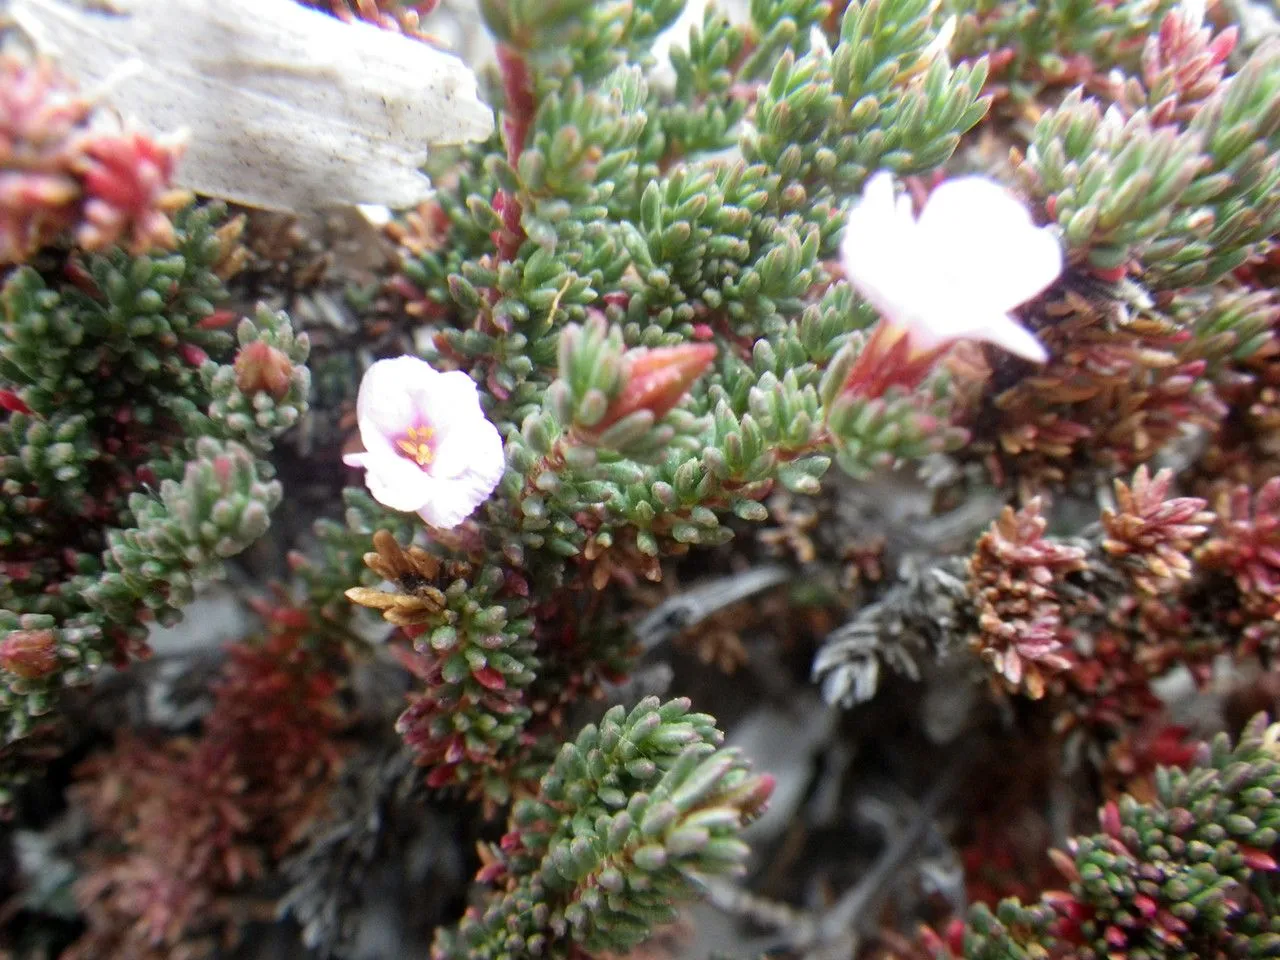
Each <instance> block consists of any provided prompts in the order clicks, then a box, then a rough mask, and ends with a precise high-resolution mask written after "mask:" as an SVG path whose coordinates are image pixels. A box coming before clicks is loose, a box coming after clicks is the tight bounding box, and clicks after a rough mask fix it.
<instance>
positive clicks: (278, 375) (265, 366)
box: [235, 340, 293, 400]
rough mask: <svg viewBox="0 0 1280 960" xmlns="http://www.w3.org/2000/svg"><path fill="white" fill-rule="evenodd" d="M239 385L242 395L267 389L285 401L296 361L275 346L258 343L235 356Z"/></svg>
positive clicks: (246, 346)
mask: <svg viewBox="0 0 1280 960" xmlns="http://www.w3.org/2000/svg"><path fill="white" fill-rule="evenodd" d="M235 370H236V386H237V387H239V388H240V391H241V392H242V393H246V394H250V395H252V394H255V393H257V392H259V391H261V390H265V391H266V392H267V393H269V394H271V396H273V397H275V399H277V400H283V399H284V397H285V395H286V394H288V392H289V385H290V383H291V382H292V380H293V361H292V360H290V359H289V358H288V357H287V356H285V355H284V353H282V352H281V351H279V350H277V349H276V348H275V347H272V346H269V345H268V344H266V343H263V342H262V341H261V340H255V341H253V342H252V343H249V344H246V345H245V346H244V347H243V348H242V349H241V350H240V352H239V353H238V354H236V363H235Z"/></svg>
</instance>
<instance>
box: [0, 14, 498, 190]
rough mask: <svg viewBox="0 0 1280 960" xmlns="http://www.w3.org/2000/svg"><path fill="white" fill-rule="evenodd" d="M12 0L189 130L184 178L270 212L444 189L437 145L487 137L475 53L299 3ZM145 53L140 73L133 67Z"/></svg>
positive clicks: (39, 32) (46, 38) (125, 105)
mask: <svg viewBox="0 0 1280 960" xmlns="http://www.w3.org/2000/svg"><path fill="white" fill-rule="evenodd" d="M84 2H85V0H81V3H76V2H74V0H13V2H12V5H11V11H10V12H11V14H12V17H13V19H14V20H15V21H16V22H17V23H18V25H19V26H21V27H22V28H23V29H24V30H25V31H26V32H27V33H28V34H30V35H31V37H32V39H33V40H34V41H35V43H36V45H37V47H39V48H40V49H41V50H42V51H43V52H45V53H47V54H48V55H50V56H52V57H54V58H55V59H56V60H58V62H59V64H60V66H61V67H62V68H63V69H64V70H66V71H67V72H69V73H70V74H71V75H73V76H75V77H76V78H77V79H78V80H79V81H80V83H81V84H82V85H83V86H84V88H85V89H89V90H92V89H94V88H99V87H101V86H103V85H107V86H109V88H110V90H109V96H108V99H109V101H110V103H111V104H112V105H113V106H114V107H116V108H117V109H119V110H120V112H121V113H123V114H124V115H125V116H126V117H133V118H136V119H137V120H138V121H140V122H141V123H142V124H144V125H145V126H146V127H148V128H150V129H153V130H156V131H158V132H171V131H175V130H178V129H186V130H187V131H189V133H190V135H191V136H190V144H189V146H188V149H187V154H186V156H185V158H184V159H183V162H182V164H181V166H180V168H179V171H178V180H179V185H180V186H183V187H187V188H189V189H191V190H194V191H196V192H197V193H202V194H205V195H208V196H213V197H220V198H223V199H227V200H233V201H236V202H238V203H243V204H246V205H248V206H254V207H264V208H267V209H277V210H293V211H298V212H302V211H308V210H314V209H320V208H324V207H330V206H340V205H346V204H355V203H365V204H383V205H386V206H388V207H391V208H396V209H403V208H406V207H411V206H413V205H414V204H416V203H418V202H420V201H421V200H423V199H425V198H426V197H427V196H428V195H429V194H430V190H431V187H430V182H429V181H428V180H427V178H426V177H425V176H424V175H423V174H422V173H421V172H420V170H419V167H420V166H421V165H422V163H423V162H424V161H425V159H426V156H427V147H428V146H429V145H435V144H456V143H462V142H465V141H470V140H479V139H483V138H484V137H487V136H488V135H489V134H490V133H491V132H492V130H493V112H492V110H491V109H490V108H489V107H487V106H486V105H485V104H483V103H482V102H481V101H480V99H479V97H478V95H477V92H476V78H475V75H474V74H473V73H472V72H471V70H469V69H468V68H467V67H466V65H465V64H463V63H462V61H460V60H458V59H457V58H456V57H454V56H452V55H450V54H448V53H444V52H442V51H440V50H437V49H435V48H434V47H432V46H430V45H429V44H426V43H423V42H421V41H417V40H413V39H411V38H409V37H404V36H401V35H399V34H395V33H391V32H389V31H386V30H380V29H378V28H377V27H374V26H371V25H368V24H364V23H356V24H346V23H342V22H341V21H339V20H337V19H335V18H333V17H330V16H328V15H326V14H324V13H321V12H319V11H317V10H312V9H310V8H307V7H302V6H299V5H298V4H297V3H295V2H293V0H216V2H213V0H111V3H110V8H109V9H106V10H104V9H102V7H103V2H102V0H94V2H93V7H92V8H90V7H88V6H84V5H81V4H82V3H84ZM136 62H140V63H141V65H142V69H141V70H137V69H127V65H129V64H131V63H136Z"/></svg>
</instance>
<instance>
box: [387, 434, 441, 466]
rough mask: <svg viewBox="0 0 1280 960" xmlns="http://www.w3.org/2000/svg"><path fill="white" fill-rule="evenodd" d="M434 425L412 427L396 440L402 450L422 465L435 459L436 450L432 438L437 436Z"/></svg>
mask: <svg viewBox="0 0 1280 960" xmlns="http://www.w3.org/2000/svg"><path fill="white" fill-rule="evenodd" d="M435 433H436V431H435V429H434V428H432V427H410V428H409V429H408V430H406V431H405V435H404V436H403V437H401V438H400V439H399V440H397V441H396V446H397V447H399V448H400V452H401V453H403V454H404V455H405V456H406V457H408V458H409V459H410V460H412V461H413V462H414V463H416V464H417V465H418V466H420V467H425V466H427V465H428V464H429V463H431V461H432V460H433V459H435V455H436V454H435V450H433V449H432V448H431V438H432V437H434V436H435Z"/></svg>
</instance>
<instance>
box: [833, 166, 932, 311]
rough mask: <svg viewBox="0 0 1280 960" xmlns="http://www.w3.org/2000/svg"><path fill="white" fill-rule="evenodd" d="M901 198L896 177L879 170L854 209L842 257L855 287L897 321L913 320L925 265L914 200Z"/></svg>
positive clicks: (848, 222)
mask: <svg viewBox="0 0 1280 960" xmlns="http://www.w3.org/2000/svg"><path fill="white" fill-rule="evenodd" d="M903 200H904V201H905V203H903V202H895V200H894V194H893V177H892V175H891V174H889V173H887V172H881V173H877V174H876V175H875V176H873V177H872V178H871V179H870V180H868V181H867V184H866V187H865V188H864V190H863V194H862V199H861V200H860V201H859V202H858V203H857V204H856V205H855V206H854V208H853V209H852V210H850V211H849V215H848V218H847V220H846V221H845V228H844V238H843V239H842V240H841V243H840V258H841V262H842V264H843V266H844V272H845V276H847V277H848V278H849V282H850V283H851V284H852V285H853V286H854V288H855V289H856V290H857V291H858V292H859V293H860V294H861V295H862V296H863V298H864V299H866V300H867V302H869V303H870V304H871V305H872V306H873V307H875V308H876V309H877V310H878V311H879V312H880V313H881V314H882V315H884V316H885V317H886V318H888V319H890V320H891V321H895V322H903V323H905V322H907V321H908V320H909V318H910V316H911V315H912V314H914V313H915V312H917V310H918V304H919V296H918V293H919V290H920V282H919V270H918V265H917V264H916V262H915V257H914V254H913V250H914V247H915V244H916V233H917V231H916V225H915V221H914V219H913V218H912V215H911V207H910V200H908V199H907V198H905V197H904V198H903Z"/></svg>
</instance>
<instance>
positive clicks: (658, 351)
mask: <svg viewBox="0 0 1280 960" xmlns="http://www.w3.org/2000/svg"><path fill="white" fill-rule="evenodd" d="M715 356H716V347H715V345H714V344H710V343H685V344H681V345H680V346H678V347H655V348H654V349H651V350H644V349H641V350H633V351H632V352H631V353H630V354H629V355H628V356H627V368H626V373H625V377H626V385H625V386H624V387H623V388H622V392H621V393H619V394H618V396H617V397H615V398H614V400H613V403H611V404H610V405H609V409H608V410H607V411H606V412H605V415H604V417H603V418H602V419H601V420H600V422H599V423H597V424H596V426H595V429H596V430H604V429H605V428H607V427H610V426H612V425H613V424H615V423H617V422H618V421H619V420H622V419H623V418H625V417H628V416H630V415H631V414H633V413H636V412H637V411H640V410H648V411H649V412H650V413H652V414H653V419H654V421H655V422H656V421H658V420H661V419H662V418H663V417H665V416H666V415H667V414H668V413H670V412H671V411H672V410H673V409H675V407H676V405H677V404H679V403H680V401H681V400H682V399H684V395H685V394H686V393H688V392H689V388H690V387H691V386H692V385H693V382H694V381H695V380H697V379H698V378H699V377H700V376H702V375H703V374H704V373H705V372H706V371H707V368H708V367H709V366H711V361H712V360H714V359H715Z"/></svg>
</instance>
